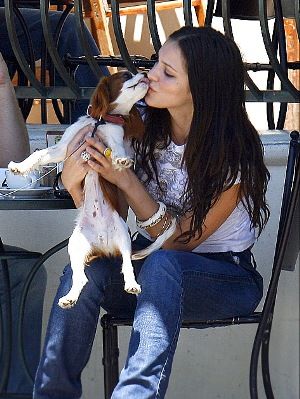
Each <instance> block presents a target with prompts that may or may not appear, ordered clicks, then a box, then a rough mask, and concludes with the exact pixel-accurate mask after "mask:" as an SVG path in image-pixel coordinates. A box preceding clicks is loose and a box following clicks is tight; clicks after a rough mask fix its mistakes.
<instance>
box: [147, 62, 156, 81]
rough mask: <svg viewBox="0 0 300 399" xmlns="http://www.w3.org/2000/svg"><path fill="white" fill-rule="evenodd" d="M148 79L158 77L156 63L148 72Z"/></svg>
mask: <svg viewBox="0 0 300 399" xmlns="http://www.w3.org/2000/svg"><path fill="white" fill-rule="evenodd" d="M148 79H149V80H157V79H158V75H157V65H156V64H155V65H154V66H153V67H152V68H151V69H150V71H149V72H148Z"/></svg>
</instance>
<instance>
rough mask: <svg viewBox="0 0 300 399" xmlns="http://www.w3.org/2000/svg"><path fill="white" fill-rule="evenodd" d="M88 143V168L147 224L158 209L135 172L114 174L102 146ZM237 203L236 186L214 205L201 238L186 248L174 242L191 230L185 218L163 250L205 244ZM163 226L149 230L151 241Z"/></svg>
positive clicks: (188, 221)
mask: <svg viewBox="0 0 300 399" xmlns="http://www.w3.org/2000/svg"><path fill="white" fill-rule="evenodd" d="M87 142H88V143H89V145H90V146H89V147H87V148H86V150H87V151H88V152H89V153H90V154H91V155H92V156H93V158H94V161H92V160H91V161H89V162H88V163H89V165H90V166H91V168H93V169H94V170H95V171H97V172H98V173H100V174H101V175H102V176H103V177H104V178H105V179H107V180H109V181H110V182H111V183H113V184H116V185H117V186H118V187H119V189H120V190H122V191H123V193H124V196H125V198H126V200H127V203H128V205H129V206H130V207H131V209H132V210H133V212H134V213H135V215H136V216H137V218H138V219H139V220H147V219H149V218H150V217H151V216H152V215H154V214H155V213H156V212H157V210H158V208H159V206H158V204H157V202H156V201H155V200H154V199H153V198H152V197H151V196H150V194H149V193H148V192H147V191H146V189H145V188H144V186H143V184H142V183H141V182H140V181H139V179H138V178H137V176H136V175H135V174H134V172H133V171H132V170H130V169H124V170H122V171H115V170H114V169H113V168H112V166H111V161H110V160H109V159H107V158H105V157H104V156H103V155H102V153H103V151H104V149H105V147H104V146H103V144H101V143H100V142H99V141H98V140H96V139H92V138H88V139H87ZM238 202H239V185H238V184H237V185H234V186H233V187H231V188H230V189H229V190H227V191H225V192H224V193H223V194H222V195H221V197H220V198H219V200H218V201H217V202H216V204H215V205H214V206H213V207H212V208H211V209H210V211H209V213H208V215H207V217H206V220H205V227H204V229H203V233H202V235H201V237H197V238H194V239H192V240H191V241H190V242H189V243H188V244H182V243H180V242H177V241H175V240H176V238H177V237H178V236H179V235H180V234H182V232H185V231H188V230H189V228H190V218H191V215H190V214H186V215H184V216H183V217H181V219H180V221H179V225H178V226H177V228H176V231H175V233H174V234H173V235H172V237H170V238H169V239H168V240H167V241H166V242H165V244H164V245H163V247H164V248H168V249H178V250H183V251H191V250H192V249H194V248H196V247H197V246H198V245H199V244H200V243H201V242H203V241H205V240H206V239H207V238H208V237H209V236H210V235H211V234H213V233H214V232H215V231H216V230H217V229H218V228H219V227H220V226H221V225H222V224H223V223H224V222H225V220H226V219H227V218H228V217H229V215H230V214H231V213H232V212H233V210H234V208H235V207H236V205H237V203H238ZM164 222H165V220H164V219H162V220H161V221H160V222H159V223H157V224H156V225H155V226H153V227H151V229H148V230H147V231H148V233H149V234H150V235H151V236H152V237H156V236H157V235H159V233H160V232H161V230H162V228H163V224H164Z"/></svg>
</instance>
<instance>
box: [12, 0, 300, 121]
mask: <svg viewBox="0 0 300 399" xmlns="http://www.w3.org/2000/svg"><path fill="white" fill-rule="evenodd" d="M84 1H85V0H74V2H73V1H70V0H56V1H52V0H51V1H50V3H51V4H60V5H63V6H64V13H63V15H62V18H61V22H60V25H59V26H58V27H57V29H56V31H55V32H54V33H53V34H52V33H51V29H50V23H49V14H48V13H49V0H40V1H38V0H31V2H32V3H35V4H36V3H38V4H39V8H40V11H41V21H42V26H43V32H44V39H45V44H46V49H47V52H48V54H49V57H50V59H51V62H52V65H53V67H55V69H56V73H58V74H59V75H60V77H61V78H62V80H63V81H64V83H65V86H63V87H62V86H61V87H58V86H55V85H53V84H51V82H53V79H52V80H51V78H50V84H49V85H46V84H45V79H44V80H38V79H37V77H36V75H35V70H34V59H29V60H28V57H27V59H26V57H25V54H24V49H22V48H21V46H20V43H19V40H18V36H17V32H16V24H15V21H14V15H16V16H17V18H18V19H19V21H20V22H21V20H22V15H21V13H20V12H19V11H18V7H19V6H20V5H21V4H22V0H5V14H6V23H7V29H8V34H9V38H10V41H11V44H12V48H13V52H14V55H15V59H16V61H17V63H18V64H19V67H20V69H21V71H22V73H23V74H24V76H25V77H26V80H28V85H27V86H20V85H19V86H17V87H16V94H17V97H18V98H19V99H25V98H27V99H66V100H72V99H79V98H85V99H86V98H89V97H90V96H91V93H92V89H91V88H85V87H79V86H78V85H77V83H76V82H75V81H74V79H73V77H72V74H70V68H71V69H72V66H75V65H78V64H79V63H88V64H89V66H90V68H91V69H92V71H93V72H94V74H95V75H96V76H97V77H99V78H100V77H101V70H100V67H99V66H100V65H107V66H122V67H126V68H128V69H129V70H130V71H132V72H136V71H137V69H138V68H146V69H149V68H151V66H152V65H153V63H154V62H155V58H156V54H157V52H158V50H159V48H160V47H161V41H160V37H159V33H158V29H157V21H156V14H155V0H146V3H147V19H148V26H149V32H150V35H151V39H152V43H153V56H152V59H148V58H147V57H143V56H139V57H138V56H133V55H131V54H130V53H129V51H128V48H127V45H126V41H125V39H124V35H123V32H122V28H121V20H120V4H119V0H111V10H112V23H113V30H114V34H115V37H116V42H117V46H118V48H119V52H120V56H118V57H115V56H111V57H107V56H96V57H95V56H93V55H92V52H91V49H90V48H89V45H88V40H87V38H86V34H85V31H84V29H83V24H84V21H83V4H82V3H83V2H84ZM99 1H102V0H99ZM29 2H30V0H29V1H26V3H29ZM247 2H248V3H249V0H247ZM23 3H24V2H23ZM217 3H218V4H217ZM235 3H237V2H235ZM238 3H240V4H242V3H244V2H243V1H240V2H238ZM250 3H252V4H255V3H256V8H257V14H258V15H257V16H256V18H257V20H259V23H260V30H261V36H262V39H263V43H264V47H265V52H266V55H267V56H268V60H269V62H267V63H259V62H257V63H245V70H246V73H245V85H246V88H245V97H246V101H249V102H266V103H270V104H272V103H274V102H279V103H281V106H282V107H283V108H284V107H286V104H287V103H299V102H300V101H299V98H300V96H299V90H297V88H296V87H295V85H294V84H293V82H292V81H291V79H290V78H289V74H288V71H289V70H291V69H299V60H298V61H295V62H288V60H287V50H286V32H285V29H284V10H285V8H286V5H287V3H288V6H289V10H290V11H289V12H292V17H293V18H294V19H295V26H296V29H297V34H298V38H299V37H300V32H299V25H300V24H299V13H300V9H299V8H300V6H299V0H273V2H272V10H273V15H271V17H270V15H269V8H268V7H269V3H270V1H269V0H252V2H250ZM216 5H217V8H218V9H219V12H220V10H221V14H222V18H223V26H224V31H225V34H226V35H229V36H231V37H233V38H234V36H233V30H232V18H234V17H235V16H234V15H232V14H233V13H231V9H230V5H231V2H230V1H229V0H218V1H216V0H207V7H206V14H205V15H206V16H205V25H211V24H212V21H213V18H214V15H215V12H216ZM283 5H284V7H283ZM191 8H192V6H191V0H183V15H184V21H185V24H187V25H192V24H193V19H192V12H191ZM71 10H72V12H74V14H75V16H76V24H77V29H78V31H79V32H80V34H79V38H80V41H81V45H82V48H83V51H84V56H83V57H81V58H78V57H72V54H71V55H70V56H67V57H66V59H65V60H64V62H63V60H62V59H61V58H60V56H59V54H58V51H57V41H58V39H59V35H60V31H61V28H62V26H63V24H64V19H65V18H66V16H67V14H68V13H69V12H70V11H71ZM291 10H292V11H291ZM245 18H247V17H245ZM270 18H272V19H273V18H274V28H273V31H272V33H271V32H270V28H269V24H268V20H269V19H270ZM22 26H23V29H24V30H25V31H26V26H24V23H23V24H22ZM27 37H28V46H29V47H32V43H31V38H30V34H29V33H28V32H27ZM234 39H235V38H234ZM249 71H267V72H268V85H267V89H266V90H262V89H260V88H259V87H258V86H257V84H256V83H255V82H254V80H253V79H252V78H251V77H250V75H249V73H248V72H249ZM275 77H277V78H278V79H279V82H280V88H279V89H276V90H275V89H274V79H275ZM269 112H271V110H270V109H269ZM282 113H283V116H285V112H284V110H283V112H282ZM283 119H284V118H283Z"/></svg>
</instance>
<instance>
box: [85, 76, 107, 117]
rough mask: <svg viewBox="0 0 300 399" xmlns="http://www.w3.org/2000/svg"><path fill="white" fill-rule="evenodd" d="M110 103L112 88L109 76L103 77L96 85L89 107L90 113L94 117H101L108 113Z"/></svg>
mask: <svg viewBox="0 0 300 399" xmlns="http://www.w3.org/2000/svg"><path fill="white" fill-rule="evenodd" d="M109 104H110V90H109V82H108V78H107V77H105V78H103V79H102V80H101V81H100V83H98V86H97V87H96V89H95V91H94V93H93V96H92V100H91V106H90V109H89V115H90V116H91V117H92V118H95V119H99V118H100V116H102V115H106V114H107V112H108V108H109Z"/></svg>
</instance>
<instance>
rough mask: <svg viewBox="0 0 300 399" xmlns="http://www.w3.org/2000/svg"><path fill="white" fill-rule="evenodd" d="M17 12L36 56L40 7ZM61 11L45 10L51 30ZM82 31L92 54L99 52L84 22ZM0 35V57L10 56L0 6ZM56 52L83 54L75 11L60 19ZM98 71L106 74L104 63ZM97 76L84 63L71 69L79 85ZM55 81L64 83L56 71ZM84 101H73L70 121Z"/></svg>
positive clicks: (82, 111)
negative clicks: (29, 37) (22, 18)
mask: <svg viewBox="0 0 300 399" xmlns="http://www.w3.org/2000/svg"><path fill="white" fill-rule="evenodd" d="M21 13H22V15H23V17H24V20H25V21H26V25H27V28H28V30H29V32H30V34H31V37H32V38H33V40H32V42H33V46H34V55H35V59H36V60H38V59H40V58H41V43H42V37H43V28H42V22H41V14H40V10H37V9H32V8H22V9H21ZM61 14H62V13H61V12H59V11H51V12H49V21H50V23H51V27H52V30H53V31H54V29H55V27H56V26H57V23H58V21H59V19H60V17H61ZM15 21H16V28H17V34H18V38H19V42H20V45H21V47H22V49H23V51H24V53H25V54H26V53H27V54H28V49H27V41H26V37H25V35H24V33H23V30H22V28H21V26H20V24H19V23H18V20H17V19H15ZM85 32H86V37H87V41H88V43H89V46H90V50H91V52H92V54H93V55H99V53H100V52H99V49H98V47H97V45H96V43H95V41H94V38H93V37H92V35H91V33H90V31H89V30H88V29H87V27H86V26H85ZM0 39H1V40H0V52H1V53H2V55H3V57H4V59H7V58H12V57H13V56H14V54H13V51H12V47H11V44H10V41H9V38H8V33H7V29H6V22H5V16H4V8H0ZM58 52H59V54H60V56H61V57H62V58H63V57H64V56H65V55H66V54H70V55H71V56H74V57H78V56H82V55H84V52H83V49H82V46H81V42H80V38H79V32H78V29H77V25H76V20H75V15H73V14H69V15H68V17H67V19H66V21H65V23H64V26H63V29H62V31H61V35H60V39H59V43H58ZM101 71H102V74H103V75H109V71H108V69H107V67H105V66H101ZM100 77H101V76H95V75H94V73H93V72H92V71H91V69H90V67H89V66H88V65H80V66H78V67H77V68H76V71H75V81H76V82H77V83H78V85H79V86H81V87H95V86H96V85H97V83H98V81H99V79H100ZM56 85H57V86H64V85H65V83H64V82H63V80H62V79H61V78H60V77H59V76H58V74H56ZM88 104H89V101H88V100H79V101H76V102H75V104H74V107H73V109H72V112H71V121H72V122H74V121H76V120H77V119H78V117H80V116H82V115H85V113H86V109H87V106H88Z"/></svg>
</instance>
